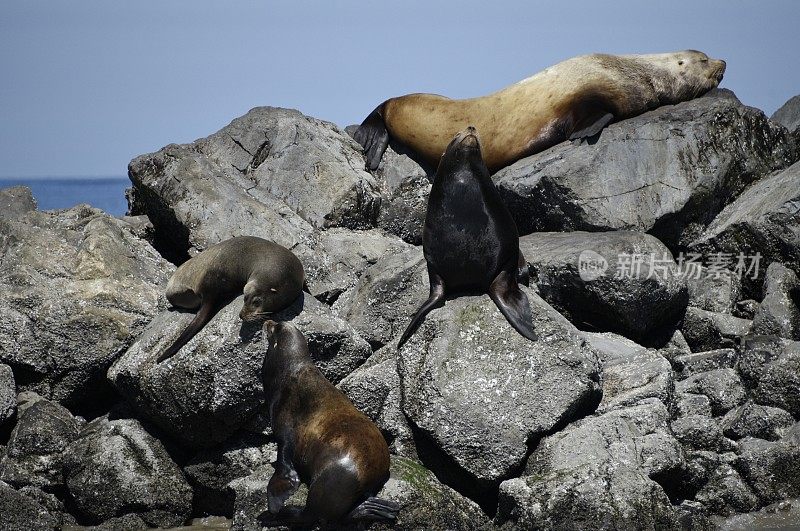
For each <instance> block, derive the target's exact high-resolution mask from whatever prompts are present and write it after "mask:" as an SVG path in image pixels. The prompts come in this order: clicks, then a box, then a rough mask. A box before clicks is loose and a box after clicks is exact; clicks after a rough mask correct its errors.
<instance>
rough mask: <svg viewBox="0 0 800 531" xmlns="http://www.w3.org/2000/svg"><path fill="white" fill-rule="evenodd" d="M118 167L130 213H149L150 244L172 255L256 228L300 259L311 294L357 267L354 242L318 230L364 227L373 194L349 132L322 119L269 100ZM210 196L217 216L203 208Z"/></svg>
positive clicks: (340, 281) (372, 215) (333, 291)
mask: <svg viewBox="0 0 800 531" xmlns="http://www.w3.org/2000/svg"><path fill="white" fill-rule="evenodd" d="M128 174H129V176H130V178H131V181H132V183H133V188H132V190H130V192H129V194H128V201H129V205H130V211H131V213H132V214H147V215H148V216H149V217H150V219H151V220H152V222H153V225H154V226H155V231H156V239H155V245H156V247H157V248H158V249H159V250H160V251H161V252H162V253H164V254H165V256H168V257H169V258H170V259H171V260H173V261H174V262H176V263H180V262H181V261H183V260H185V259H186V258H188V256H189V255H190V254H193V253H196V252H199V251H202V250H203V249H205V248H207V247H208V246H210V245H213V244H215V243H219V242H220V241H223V240H225V239H228V238H230V237H233V236H244V235H248V236H260V237H263V238H267V239H270V240H273V241H275V242H277V243H279V244H281V245H283V246H285V247H287V248H289V249H291V250H292V251H293V252H294V253H295V254H296V255H297V256H298V258H300V260H301V261H302V262H303V266H304V267H305V270H306V275H307V277H308V282H309V287H310V288H311V291H312V293H313V294H314V295H315V296H319V297H321V298H331V297H333V298H335V297H336V296H338V294H339V293H341V292H342V291H343V290H345V289H347V288H348V287H349V286H350V285H352V283H354V281H355V279H356V278H357V277H358V274H359V273H360V271H359V270H358V269H355V270H353V269H352V268H351V267H347V266H348V265H350V264H348V262H349V261H350V260H351V257H350V254H351V253H356V254H357V251H356V250H353V251H351V250H350V248H349V247H348V246H339V245H337V244H336V242H335V241H334V242H331V241H329V240H330V238H328V237H327V236H325V235H324V231H321V230H320V229H322V228H327V227H337V226H338V227H347V228H351V229H353V228H359V229H361V228H370V227H374V225H375V222H376V220H377V216H378V212H379V208H380V203H381V197H380V191H379V189H378V185H377V182H376V181H375V179H374V178H373V177H372V176H371V175H370V174H369V173H367V172H366V171H365V170H364V160H363V157H362V155H361V153H360V147H359V146H358V144H357V143H356V142H355V141H354V140H352V139H351V138H349V137H348V136H347V135H346V134H344V133H343V132H341V131H340V130H338V129H337V128H336V126H334V125H332V124H330V123H327V122H323V121H320V120H315V119H313V118H309V117H307V116H304V115H302V114H300V113H299V112H297V111H294V110H288V109H276V108H271V107H259V108H255V109H253V110H251V111H250V112H249V113H247V114H246V115H245V116H243V117H241V118H237V119H236V120H234V121H233V122H231V124H229V125H228V126H226V127H224V128H223V129H222V130H220V131H218V132H217V133H215V134H213V135H211V136H209V137H207V138H204V139H201V140H198V141H196V142H194V143H192V144H186V145H175V144H171V145H169V146H166V147H165V148H163V149H162V150H160V151H159V152H157V153H151V154H147V155H142V156H140V157H137V158H136V159H134V160H133V161H131V163H130V165H129V166H128ZM220 204H225V205H226V211H225V215H224V216H219V215H213V214H211V213H214V212H217V211H218V205H220ZM368 239H370V240H374V239H375V238H374V237H373V236H368ZM384 239H385V238H384ZM391 239H392V240H395V241H400V240H399V239H397V238H396V237H392V238H391ZM326 240H328V241H326ZM380 245H382V244H381V243H380V242H379V246H380ZM343 257H344V261H343ZM352 259H353V260H355V261H358V256H354V257H352ZM343 262H344V263H343Z"/></svg>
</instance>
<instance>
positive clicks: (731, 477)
mask: <svg viewBox="0 0 800 531" xmlns="http://www.w3.org/2000/svg"><path fill="white" fill-rule="evenodd" d="M695 499H696V500H697V501H699V502H701V503H702V504H703V505H705V506H706V507H707V508H708V509H709V510H710V511H711V512H713V513H714V514H719V515H722V516H730V515H731V514H734V513H747V512H750V511H755V510H756V509H758V507H759V501H758V498H757V497H756V495H755V494H753V491H752V490H750V487H748V486H747V484H746V483H745V482H744V481H742V478H741V477H740V476H739V474H738V473H737V472H736V470H734V469H733V467H731V466H730V465H725V464H723V465H721V466H720V467H719V468H717V469H716V470H715V471H714V473H713V475H712V476H711V479H710V480H709V482H708V483H707V484H706V485H705V486H704V487H703V488H702V489H700V492H698V493H697V496H695Z"/></svg>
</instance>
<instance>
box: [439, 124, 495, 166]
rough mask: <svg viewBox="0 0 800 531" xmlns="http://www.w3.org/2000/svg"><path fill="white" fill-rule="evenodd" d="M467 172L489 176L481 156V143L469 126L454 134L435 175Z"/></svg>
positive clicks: (473, 129) (474, 130) (475, 130)
mask: <svg viewBox="0 0 800 531" xmlns="http://www.w3.org/2000/svg"><path fill="white" fill-rule="evenodd" d="M465 170H466V171H469V172H472V173H474V174H476V175H486V176H488V175H489V170H488V169H487V168H486V163H485V162H484V161H483V156H482V154H481V141H480V137H479V136H478V131H477V129H475V128H474V127H472V126H471V125H470V126H469V127H467V128H466V129H464V130H463V131H461V132H459V133H458V134H456V136H455V137H453V140H451V141H450V144H448V145H447V149H445V150H444V153H443V154H442V158H441V159H440V160H439V168H438V169H437V170H436V174H437V175H439V174H453V173H456V172H460V171H465Z"/></svg>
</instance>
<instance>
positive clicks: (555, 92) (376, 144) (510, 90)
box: [354, 50, 725, 173]
mask: <svg viewBox="0 0 800 531" xmlns="http://www.w3.org/2000/svg"><path fill="white" fill-rule="evenodd" d="M724 73H725V61H721V60H717V59H709V57H708V56H707V55H706V54H704V53H702V52H698V51H695V50H686V51H683V52H675V53H662V54H651V55H608V54H592V55H584V56H580V57H574V58H572V59H568V60H566V61H563V62H561V63H558V64H556V65H554V66H551V67H549V68H546V69H545V70H543V71H541V72H539V73H538V74H536V75H534V76H532V77H529V78H527V79H523V80H522V81H520V82H518V83H515V84H513V85H511V86H508V87H506V88H504V89H502V90H499V91H497V92H495V93H493V94H489V95H488V96H482V97H479V98H471V99H465V100H452V99H450V98H446V97H444V96H437V95H435V94H408V95H406V96H400V97H398V98H392V99H389V100H386V101H385V102H383V103H382V104H380V105H379V106H378V107H377V108H376V109H375V110H374V111H372V113H371V114H370V115H369V116H367V118H366V119H365V120H364V122H363V123H362V124H361V126H360V127H359V128H358V130H357V131H356V133H355V135H354V137H355V139H356V141H358V142H359V143H360V144H361V145H362V146H363V147H364V151H365V157H366V162H367V168H368V169H370V170H375V169H377V167H378V164H379V163H380V161H381V157H382V156H383V152H384V151H386V146H387V145H388V142H389V139H390V138H391V139H393V140H397V141H399V142H400V143H401V144H403V145H404V146H406V147H408V148H410V149H411V150H412V151H413V152H414V153H416V154H417V155H419V156H420V157H421V158H422V159H423V160H424V161H426V162H427V163H428V164H430V165H431V166H432V167H435V165H436V162H437V161H438V160H439V157H440V156H441V154H442V152H443V151H444V149H445V147H446V146H447V143H448V142H449V141H450V139H451V138H453V135H455V134H456V133H457V132H458V131H461V130H462V129H464V128H465V127H467V126H468V125H472V126H474V127H476V128H477V129H478V131H480V132H481V138H482V139H483V146H482V147H483V157H484V161H485V162H486V166H487V167H488V168H489V171H490V172H491V173H494V172H496V171H497V170H499V169H500V168H503V167H505V166H508V165H509V164H511V163H513V162H515V161H517V160H519V159H521V158H523V157H527V156H528V155H532V154H534V153H538V152H539V151H543V150H545V149H547V148H549V147H550V146H553V145H555V144H557V143H559V142H562V141H564V140H567V139H575V138H584V137H591V136H594V135H596V134H597V133H599V132H600V130H601V129H602V128H603V127H605V126H606V125H607V124H609V123H611V122H613V121H615V120H622V119H624V118H629V117H631V116H635V115H637V114H641V113H643V112H645V111H648V110H650V109H653V108H655V107H658V106H659V105H666V104H674V103H678V102H681V101H686V100H690V99H692V98H696V97H697V96H700V95H702V94H704V93H706V92H708V91H709V90H711V89H712V88H714V87H716V86H717V85H718V84H719V82H720V81H721V80H722V75H723V74H724Z"/></svg>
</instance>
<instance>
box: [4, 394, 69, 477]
mask: <svg viewBox="0 0 800 531" xmlns="http://www.w3.org/2000/svg"><path fill="white" fill-rule="evenodd" d="M80 427H81V426H80V423H79V422H78V420H77V419H75V417H73V416H72V414H71V413H70V412H69V411H68V410H67V409H66V408H65V407H64V406H62V405H60V404H58V403H56V402H51V401H49V400H44V399H42V400H38V401H36V402H34V403H33V404H31V405H30V406H29V407H27V408H26V409H25V410H24V411H23V412H21V413H20V415H19V419H18V420H17V424H16V426H14V430H13V431H12V432H11V438H10V439H9V441H8V446H7V448H6V453H5V456H4V457H3V458H2V459H0V480H2V481H5V482H6V483H8V484H10V485H13V486H15V487H17V488H19V487H24V486H26V485H31V486H34V487H40V488H46V489H49V490H54V489H57V488H60V487H63V486H64V475H63V470H62V468H63V464H64V463H63V459H62V453H63V452H64V450H65V449H66V448H67V446H68V445H69V444H70V443H71V442H72V441H74V440H75V439H76V438H77V437H78V431H79V430H80Z"/></svg>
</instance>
